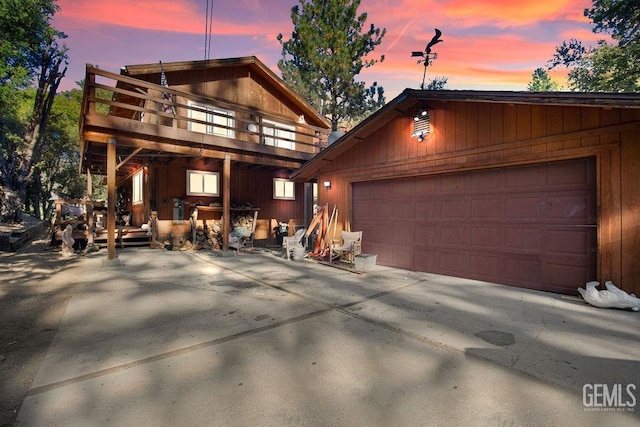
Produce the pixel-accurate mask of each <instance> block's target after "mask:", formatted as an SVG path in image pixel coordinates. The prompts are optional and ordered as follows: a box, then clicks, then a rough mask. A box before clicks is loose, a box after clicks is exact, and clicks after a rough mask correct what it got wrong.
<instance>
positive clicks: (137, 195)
mask: <svg viewBox="0 0 640 427" xmlns="http://www.w3.org/2000/svg"><path fill="white" fill-rule="evenodd" d="M142 203H144V170H143V169H140V170H139V171H138V172H136V173H135V174H134V175H133V177H132V178H131V204H132V205H141V204H142Z"/></svg>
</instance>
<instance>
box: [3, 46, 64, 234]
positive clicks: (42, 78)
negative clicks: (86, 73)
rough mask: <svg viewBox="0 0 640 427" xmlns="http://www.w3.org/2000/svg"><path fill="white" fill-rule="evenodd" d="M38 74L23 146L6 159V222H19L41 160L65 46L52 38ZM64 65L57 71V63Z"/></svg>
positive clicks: (4, 181) (4, 208)
mask: <svg viewBox="0 0 640 427" xmlns="http://www.w3.org/2000/svg"><path fill="white" fill-rule="evenodd" d="M41 55H42V56H41V63H40V67H41V68H40V73H39V74H38V77H37V83H38V87H37V89H36V97H35V101H34V104H33V112H32V115H31V120H30V121H29V126H28V128H27V130H26V132H25V135H24V141H25V144H24V147H23V149H22V150H20V152H19V153H15V157H13V158H12V159H9V160H8V161H9V162H11V163H13V165H14V166H15V168H11V169H12V170H14V171H15V173H14V174H13V176H9V177H6V178H5V179H4V180H3V184H4V189H3V190H4V194H3V197H2V208H1V213H2V218H3V220H5V221H7V222H22V212H23V206H24V203H25V201H26V196H27V185H28V183H29V180H30V179H31V175H32V174H33V168H34V166H35V164H36V163H37V162H38V160H39V159H40V154H41V152H42V149H43V144H44V137H43V136H44V133H45V129H46V127H47V122H48V120H49V114H50V112H51V107H52V105H53V100H54V98H55V95H56V92H57V90H58V86H59V85H60V81H61V80H62V78H63V77H64V75H65V73H66V71H67V67H66V60H67V54H66V47H64V46H63V47H62V48H60V47H59V46H58V45H57V43H56V42H55V41H54V40H50V41H49V44H48V45H47V46H46V47H45V48H44V49H43V50H42V52H41ZM63 63H64V64H65V68H64V69H63V70H62V72H60V66H61V65H62V64H63Z"/></svg>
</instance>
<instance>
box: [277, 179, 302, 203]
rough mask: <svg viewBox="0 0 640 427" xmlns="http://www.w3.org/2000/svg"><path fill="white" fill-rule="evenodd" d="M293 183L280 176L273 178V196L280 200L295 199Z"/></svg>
mask: <svg viewBox="0 0 640 427" xmlns="http://www.w3.org/2000/svg"><path fill="white" fill-rule="evenodd" d="M295 189H296V187H295V183H294V182H293V181H288V180H286V179H282V178H273V198H274V199H281V200H295V199H296V191H295Z"/></svg>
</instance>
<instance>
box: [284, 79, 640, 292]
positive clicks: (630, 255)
mask: <svg viewBox="0 0 640 427" xmlns="http://www.w3.org/2000/svg"><path fill="white" fill-rule="evenodd" d="M639 165H640V96H638V95H637V94H608V93H596V94H594V93H591V94H587V93H533V92H481V91H420V90H411V89H407V90H405V91H404V92H403V93H402V94H400V95H399V96H398V97H396V98H395V99H394V100H392V101H391V102H389V103H388V104H387V105H385V106H384V107H383V108H382V109H380V110H379V111H377V112H376V113H375V114H373V115H372V116H370V117H368V118H367V119H366V120H364V121H363V122H361V123H360V124H358V125H357V126H356V127H355V128H354V129H352V130H351V131H349V132H348V133H347V134H345V135H344V136H342V137H341V138H340V139H338V140H337V141H336V142H334V143H333V144H332V145H330V146H329V147H328V148H327V149H325V150H323V151H322V152H320V153H319V154H317V155H316V156H315V157H314V158H313V159H312V160H310V161H308V162H306V163H305V164H304V165H303V166H302V167H301V168H300V169H298V170H296V171H295V172H294V173H293V174H292V175H291V177H290V178H291V179H292V180H295V181H299V182H308V181H311V180H316V181H317V182H321V183H325V182H326V183H327V184H329V185H327V186H326V187H325V186H324V185H321V186H320V188H319V200H320V202H321V203H328V204H329V205H336V206H337V207H338V211H339V213H340V214H339V218H340V219H341V221H339V227H341V228H342V229H346V230H357V231H363V241H362V251H363V252H365V253H371V254H376V255H377V262H378V264H383V265H387V266H392V267H400V268H405V269H411V270H417V271H425V272H433V273H440V274H446V275H452V276H458V277H466V278H472V279H479V280H485V281H490V282H496V283H503V284H508V285H513V286H519V287H525V288H532V289H539V290H545V291H552V292H559V293H569V294H575V293H576V289H577V288H578V287H580V286H584V284H585V282H587V281H590V280H599V281H600V282H601V283H602V282H604V281H605V280H612V281H613V282H614V283H616V284H618V285H619V287H621V288H622V289H624V290H626V291H627V292H635V293H636V294H640V167H639Z"/></svg>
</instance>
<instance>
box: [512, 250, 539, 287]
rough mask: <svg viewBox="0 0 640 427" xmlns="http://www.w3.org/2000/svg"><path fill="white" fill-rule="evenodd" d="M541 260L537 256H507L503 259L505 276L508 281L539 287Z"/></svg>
mask: <svg viewBox="0 0 640 427" xmlns="http://www.w3.org/2000/svg"><path fill="white" fill-rule="evenodd" d="M541 265H542V263H541V260H540V258H539V257H535V256H532V257H528V258H522V257H519V258H514V257H511V258H507V259H506V260H505V277H506V278H507V279H508V280H509V282H508V283H513V284H514V285H520V286H525V287H531V288H534V289H540V288H541V286H542V283H541V281H540V279H541V276H542V271H541Z"/></svg>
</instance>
